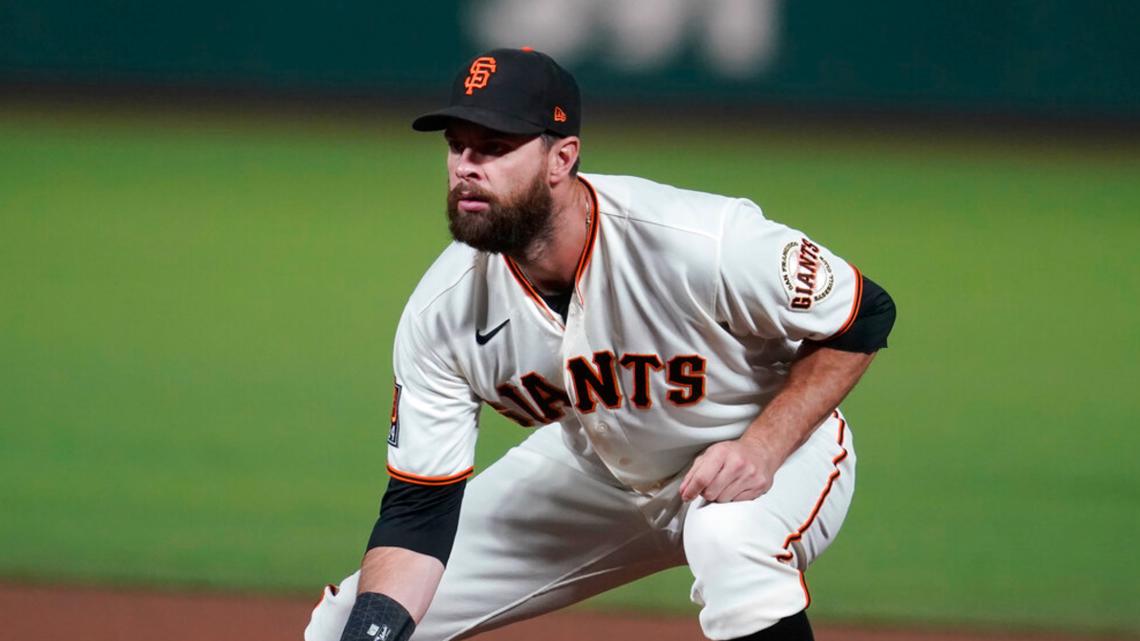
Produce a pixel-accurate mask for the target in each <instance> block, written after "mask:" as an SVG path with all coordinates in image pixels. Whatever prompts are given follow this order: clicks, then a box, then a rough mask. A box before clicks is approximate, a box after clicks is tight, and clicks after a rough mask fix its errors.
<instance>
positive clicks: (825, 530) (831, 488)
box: [305, 412, 855, 641]
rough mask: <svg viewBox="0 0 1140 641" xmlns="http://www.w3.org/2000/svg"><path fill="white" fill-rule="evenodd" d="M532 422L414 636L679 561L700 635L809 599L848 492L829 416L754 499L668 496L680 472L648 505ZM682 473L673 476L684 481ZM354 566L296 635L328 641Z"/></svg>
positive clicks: (466, 629) (737, 632) (473, 497)
mask: <svg viewBox="0 0 1140 641" xmlns="http://www.w3.org/2000/svg"><path fill="white" fill-rule="evenodd" d="M560 430H561V427H560V426H558V425H550V426H546V427H542V428H539V429H538V430H536V431H535V433H534V434H533V435H531V436H530V437H529V438H528V439H527V440H526V441H524V442H523V443H521V444H520V445H519V446H518V447H515V448H512V449H511V450H510V451H509V452H507V454H506V455H504V456H503V457H502V458H501V459H499V460H498V461H496V462H495V463H494V464H493V465H491V466H490V467H489V468H487V470H486V471H484V472H483V473H482V474H480V475H478V476H477V477H475V478H474V479H473V480H472V481H471V482H470V484H469V485H468V487H467V489H466V493H465V496H464V501H463V508H462V512H461V515H460V519H459V530H458V534H457V535H456V540H455V548H454V551H453V552H452V555H451V559H450V561H449V562H448V565H447V569H446V571H445V572H444V574H443V579H442V581H441V583H440V586H439V591H438V592H437V593H436V596H435V599H434V600H433V601H432V605H431V607H430V608H429V609H428V611H427V614H426V615H425V616H424V619H423V621H421V622H420V624H419V626H418V627H417V628H416V631H415V634H414V635H413V636H412V639H413V641H443V640H449V639H462V638H467V637H470V636H474V635H476V634H479V633H482V632H486V631H488V630H491V629H493V628H497V627H500V626H503V625H507V624H509V623H512V622H515V621H519V620H522V619H526V618H530V617H534V616H537V615H540V614H543V613H545V612H550V611H552V610H556V609H558V608H562V607H565V606H567V605H570V604H572V603H575V602H577V601H581V600H583V599H585V598H587V597H590V596H593V595H595V594H598V593H601V592H604V591H606V590H608V589H610V588H613V587H616V586H618V585H622V584H625V583H629V582H630V581H633V580H636V579H639V578H641V577H644V576H648V575H650V574H653V573H655V572H658V571H660V570H664V569H667V568H670V567H673V566H677V565H684V564H686V563H687V564H688V565H689V568H690V570H692V572H693V576H694V582H693V588H692V594H691V597H692V600H693V602H695V603H697V604H698V605H700V606H702V608H701V612H700V623H701V628H702V630H703V631H704V633H705V635H706V636H708V637H709V638H710V639H734V638H737V637H742V636H746V635H748V634H751V633H753V632H755V631H757V630H761V629H764V628H766V627H768V626H771V625H772V624H774V623H775V622H776V621H779V620H780V619H781V618H783V617H786V616H790V615H792V614H795V613H796V612H799V611H800V610H803V609H804V608H805V607H807V605H808V604H809V603H810V596H809V594H808V591H807V584H806V583H805V582H804V580H803V571H804V570H805V569H807V566H808V565H809V564H810V563H811V562H812V561H814V560H815V559H816V558H818V557H819V555H820V554H822V553H823V551H824V550H825V549H827V546H828V545H829V544H830V543H831V541H832V540H833V539H834V537H835V535H836V534H837V533H838V532H839V529H840V526H841V525H842V524H843V519H844V517H845V516H846V514H847V508H848V506H849V505H850V502H851V496H852V493H853V491H854V487H855V451H854V448H853V443H852V438H851V433H850V430H849V429H848V428H847V426H846V423H845V421H844V419H843V418H842V416H841V415H840V414H839V413H838V412H836V413H835V414H834V415H832V417H830V418H829V419H828V420H827V421H825V422H824V423H823V424H822V425H821V426H820V427H819V429H817V430H816V431H815V433H814V434H813V435H812V436H811V438H810V439H809V440H808V441H807V443H805V444H804V445H803V446H802V447H801V448H800V449H799V450H797V451H796V452H795V453H794V454H792V456H791V457H789V458H788V460H787V461H786V462H785V463H784V465H783V466H782V467H781V468H780V470H779V471H778V472H777V474H776V477H775V480H774V483H773V486H772V489H771V490H769V491H768V493H767V494H765V495H763V496H761V497H759V498H757V499H754V500H752V501H744V502H738V503H706V502H705V501H704V500H703V499H696V500H694V501H692V502H690V503H688V504H684V503H682V502H681V501H680V498H679V496H678V486H679V485H680V480H681V476H678V477H677V478H676V479H674V481H673V482H672V483H670V484H669V485H667V486H666V487H665V488H664V489H663V490H662V491H661V492H660V493H659V494H657V495H656V496H654V497H652V498H650V497H645V496H643V495H640V494H637V493H634V492H631V491H629V490H626V489H623V488H621V487H620V486H618V485H617V484H616V482H615V481H614V480H613V478H612V477H610V476H609V475H608V473H606V472H604V471H602V470H599V469H597V468H595V467H593V465H592V464H591V463H589V462H587V461H583V460H581V459H579V458H578V457H577V456H575V455H574V454H572V453H571V452H570V451H569V450H568V449H567V448H566V447H565V446H563V444H562V436H561V434H560ZM682 476H683V475H682ZM358 576H359V572H357V573H354V574H352V575H350V576H349V577H348V578H346V579H344V581H342V582H341V583H340V586H339V588H338V589H336V590H333V589H331V588H325V593H324V598H322V600H321V602H320V603H319V604H317V607H316V608H315V609H314V610H313V614H312V618H311V620H310V622H309V626H308V627H307V628H306V629H305V641H339V639H340V634H341V631H342V630H343V628H344V624H345V622H346V621H347V619H348V614H349V612H350V611H351V609H352V605H353V601H354V600H355V597H356V587H357V579H358Z"/></svg>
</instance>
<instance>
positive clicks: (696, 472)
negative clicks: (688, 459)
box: [681, 442, 772, 503]
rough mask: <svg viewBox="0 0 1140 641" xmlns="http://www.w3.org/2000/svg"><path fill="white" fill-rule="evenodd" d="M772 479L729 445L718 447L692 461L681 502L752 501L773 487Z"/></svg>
mask: <svg viewBox="0 0 1140 641" xmlns="http://www.w3.org/2000/svg"><path fill="white" fill-rule="evenodd" d="M771 485H772V483H771V478H770V477H769V476H768V475H766V474H764V473H762V471H761V470H760V469H759V468H758V467H757V465H756V464H755V463H753V462H752V461H751V460H749V459H748V458H746V457H745V456H744V454H743V453H742V452H740V451H738V450H737V448H734V447H733V446H732V445H731V444H730V443H727V442H726V443H718V444H716V445H713V446H712V447H710V448H709V449H707V450H705V451H704V453H702V454H701V455H700V456H698V457H697V458H696V459H695V460H694V461H693V467H692V468H691V469H690V470H689V472H688V474H686V475H685V478H684V480H682V482H681V498H682V500H685V501H691V500H693V499H695V498H697V497H698V496H700V497H702V498H704V499H705V500H706V501H709V502H710V503H727V502H730V501H750V500H752V499H754V498H756V497H758V496H761V495H762V494H764V493H765V492H767V491H768V489H769V488H770V487H771Z"/></svg>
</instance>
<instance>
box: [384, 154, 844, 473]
mask: <svg viewBox="0 0 1140 641" xmlns="http://www.w3.org/2000/svg"><path fill="white" fill-rule="evenodd" d="M583 182H585V184H586V185H587V186H588V187H589V191H590V192H591V193H590V196H591V199H592V205H591V206H592V208H593V212H594V213H595V214H596V215H593V216H592V224H591V226H590V229H589V234H588V237H587V242H586V247H585V249H584V251H583V254H582V257H581V259H580V261H579V264H578V268H577V274H576V276H575V288H574V292H573V295H572V297H571V301H570V306H569V310H568V313H567V316H566V320H565V322H564V321H563V319H562V317H561V316H560V315H559V314H557V313H555V312H553V311H551V310H550V309H549V308H548V307H547V305H546V303H545V302H544V301H543V300H542V298H541V297H540V296H539V295H538V294H537V293H536V292H535V290H534V289H533V287H532V286H531V285H530V284H529V283H528V281H527V280H526V278H525V276H524V275H523V273H522V271H521V270H520V269H519V268H518V266H517V265H515V264H514V263H513V262H512V261H511V260H510V259H509V258H506V257H505V256H499V255H489V254H486V253H482V252H478V251H476V250H474V249H472V248H470V247H468V246H466V245H463V244H459V243H454V244H452V245H451V246H449V247H448V248H447V249H446V250H444V252H443V254H442V255H441V256H440V257H439V258H438V259H437V260H436V262H435V263H434V264H433V265H432V267H431V268H430V269H429V270H428V271H427V273H426V274H425V276H424V277H423V279H422V281H421V282H420V283H419V285H418V287H417V288H416V290H415V292H414V293H413V294H412V296H411V298H410V300H409V301H408V304H407V307H406V308H405V310H404V313H403V316H402V317H401V319H400V324H399V328H398V330H397V333H396V342H395V349H394V357H393V358H394V365H395V374H396V385H397V387H396V393H395V399H394V403H393V411H392V427H391V431H390V433H389V450H388V467H389V472H390V473H391V474H392V475H393V476H394V477H396V478H399V479H402V480H405V481H410V482H414V483H421V484H431V485H438V484H446V483H451V482H455V481H457V480H460V479H463V478H466V477H468V476H470V475H471V474H472V472H473V467H472V466H473V462H474V450H475V440H476V435H477V433H478V424H477V419H478V411H479V407H480V404H481V403H482V402H486V403H488V404H489V405H491V406H492V407H494V408H495V409H497V410H498V411H500V412H501V413H503V414H505V415H507V416H509V417H511V418H512V419H514V420H515V421H517V422H519V423H521V424H523V425H525V426H537V425H542V424H549V423H560V424H561V426H562V428H563V430H562V431H563V437H564V440H565V444H566V445H567V447H568V448H569V449H570V450H571V451H572V452H574V453H575V454H576V455H577V456H580V457H583V458H586V459H590V460H592V461H593V462H595V463H600V464H601V465H604V467H605V468H606V469H608V470H609V471H610V473H612V475H613V476H614V477H615V478H616V479H617V480H618V481H619V482H620V483H622V484H624V485H626V486H628V487H630V488H632V489H634V490H636V491H639V492H643V493H652V492H654V491H655V490H656V489H658V488H660V487H662V486H663V485H664V483H665V482H666V481H667V480H668V479H670V478H672V477H674V476H676V475H677V474H678V473H679V472H681V471H682V470H684V469H685V468H686V466H688V465H689V463H690V462H691V461H692V460H693V458H694V457H695V456H696V455H697V454H699V453H700V452H701V451H702V450H703V449H704V448H705V447H707V446H708V445H710V444H712V443H716V442H719V441H725V440H729V439H733V438H736V437H738V436H740V435H741V434H742V433H743V432H744V430H745V429H746V428H747V427H748V425H749V424H750V423H751V422H752V421H753V420H754V419H755V418H756V417H757V416H758V415H759V414H760V412H761V410H762V409H763V407H764V405H765V403H767V402H768V401H769V400H770V399H771V398H772V397H773V396H774V395H775V394H776V393H777V392H778V391H779V390H780V388H781V387H782V385H783V383H784V380H785V378H786V376H787V373H788V365H789V363H790V361H791V360H792V358H793V356H794V354H795V352H796V349H797V348H798V346H799V344H800V342H801V341H802V340H805V339H812V340H825V339H827V338H829V337H831V336H834V335H837V334H839V333H842V332H843V331H845V330H846V329H847V327H848V326H849V325H850V324H851V322H852V321H853V320H854V318H855V316H856V314H857V311H858V306H859V300H860V296H861V287H862V278H861V276H860V274H859V272H858V270H856V269H855V268H854V267H853V266H850V265H848V264H847V263H846V262H845V261H843V260H841V259H840V258H837V257H836V256H835V255H834V254H832V253H831V252H830V251H828V250H827V249H826V248H824V247H822V246H821V245H819V244H818V243H816V242H814V241H812V240H810V239H809V238H808V237H806V236H805V235H804V234H802V233H801V232H799V231H796V230H795V229H791V228H789V227H786V226H784V225H781V224H779V223H776V222H773V221H770V220H768V219H766V218H765V217H764V215H763V214H762V212H761V211H760V208H759V207H758V206H756V205H755V204H754V203H752V202H750V201H748V200H744V199H734V198H727V197H724V196H718V195H713V194H707V193H700V192H695V191H688V190H683V189H677V188H674V187H670V186H666V185H661V184H657V183H654V182H651V181H648V180H644V179H639V178H632V177H624V176H603V175H585V176H583ZM583 215H585V212H583Z"/></svg>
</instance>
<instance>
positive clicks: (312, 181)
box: [0, 0, 1140, 636]
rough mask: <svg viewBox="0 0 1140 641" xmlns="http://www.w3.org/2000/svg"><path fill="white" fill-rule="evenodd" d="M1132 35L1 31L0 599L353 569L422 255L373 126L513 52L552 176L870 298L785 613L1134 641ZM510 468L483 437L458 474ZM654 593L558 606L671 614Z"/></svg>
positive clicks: (665, 595)
mask: <svg viewBox="0 0 1140 641" xmlns="http://www.w3.org/2000/svg"><path fill="white" fill-rule="evenodd" d="M1138 27H1140V5H1138V4H1136V3H1129V2H1122V1H1116V0H1112V1H1107V2H1098V3H1088V2H1078V1H1076V0H1039V1H1036V2H1022V1H1010V2H999V3H994V2H974V1H967V2H958V3H945V4H943V3H935V4H931V3H914V2H903V1H902V0H884V1H882V2H877V3H851V2H839V1H832V0H817V1H811V2H797V3H792V2H782V1H780V0H703V1H698V0H642V1H639V2H632V1H630V2H602V1H601V0H557V1H555V0H482V1H472V2H456V1H441V2H434V3H425V2H420V3H381V2H363V1H360V0H337V1H333V2H323V3H318V2H309V1H304V0H298V1H292V2H290V1H284V2H282V1H280V0H278V1H274V2H269V1H267V0H250V1H247V2H242V3H232V2H221V1H220V0H198V1H197V2H194V3H188V2H168V3H153V2H143V1H141V0H119V1H117V2H93V3H79V2H74V1H71V2H65V1H62V0H34V1H33V0H0V580H3V581H5V582H6V583H9V584H11V585H20V584H33V583H34V584H40V585H43V584H53V583H61V584H76V583H79V584H95V585H117V586H122V585H129V586H142V587H147V588H150V587H158V588H162V589H165V590H170V589H194V590H200V589H211V590H220V591H240V592H257V593H270V594H304V595H309V594H312V595H316V594H317V591H318V590H319V589H320V586H321V585H323V584H324V583H326V582H330V581H332V582H335V581H338V580H339V579H340V578H341V577H342V576H343V575H345V574H347V573H348V572H350V571H351V570H352V569H353V568H355V567H356V565H357V564H358V562H359V558H360V555H361V553H362V551H363V547H364V544H365V541H366V539H367V536H368V532H369V529H370V527H371V524H372V522H373V520H374V519H375V515H376V510H377V506H378V499H379V496H380V494H381V492H382V490H383V487H384V483H385V478H386V475H385V473H384V450H385V443H384V440H385V436H386V433H387V416H388V412H389V404H390V402H391V380H392V375H391V357H390V354H391V351H390V348H391V340H392V335H393V331H394V328H395V322H396V320H397V318H398V317H399V314H400V311H401V309H402V306H403V304H404V301H405V299H406V297H407V296H408V294H409V293H410V292H411V290H412V288H413V287H414V286H415V283H416V282H417V280H418V278H419V276H420V274H421V273H422V272H423V270H424V269H425V268H426V267H427V266H428V265H429V264H430V263H431V262H432V260H433V259H434V258H435V256H436V255H437V254H438V252H439V251H440V250H441V249H442V248H443V247H444V246H445V245H446V243H447V242H448V240H449V239H448V236H447V230H446V226H445V223H444V221H445V217H444V214H443V203H444V184H445V183H444V181H445V171H444V153H445V147H444V145H443V142H442V139H441V138H439V137H436V136H430V135H422V134H413V132H411V130H410V126H409V123H410V120H411V118H412V117H413V116H414V115H416V114H417V113H419V112H420V111H422V110H424V109H426V108H429V107H433V106H435V105H436V104H437V103H439V102H440V101H442V100H443V99H444V97H445V96H446V92H447V87H448V83H449V82H450V81H451V79H452V77H453V75H454V74H455V72H456V71H457V70H458V68H459V66H460V65H461V64H463V62H464V61H465V59H467V58H468V57H469V56H470V55H472V54H474V53H477V52H478V51H480V50H484V49H489V48H492V47H498V46H524V45H530V46H534V47H535V48H538V49H541V50H544V51H546V52H548V53H550V54H552V55H553V56H554V57H556V58H557V59H558V60H559V61H560V62H561V63H563V64H564V65H565V66H566V67H568V68H569V69H570V70H571V71H573V72H574V73H575V75H576V76H577V78H578V81H579V83H580V85H581V87H582V90H583V94H584V108H585V116H584V126H583V145H584V151H583V171H585V172H597V173H622V174H634V175H639V176H643V177H647V178H651V179H654V180H658V181H662V182H668V183H672V184H676V185H678V186H682V187H687V188H693V189H700V190H704V191H713V192H718V193H724V194H731V195H738V196H744V197H748V198H751V199H752V200H754V201H756V202H757V203H759V204H760V205H761V206H762V207H764V209H765V211H766V213H767V214H768V216H769V217H771V218H774V219H776V220H779V221H781V222H785V223H788V224H790V225H793V226H796V227H799V228H801V229H803V230H805V231H806V232H808V233H809V234H811V235H812V236H813V237H815V238H816V239H818V240H819V241H821V242H823V243H825V244H826V245H827V246H829V247H830V248H831V249H833V250H834V251H836V252H837V253H838V254H840V255H842V256H844V257H846V258H847V259H849V260H851V261H852V262H854V263H856V264H857V265H859V267H860V268H861V269H862V270H863V272H864V273H866V274H868V275H870V276H871V277H872V278H874V279H875V280H876V281H877V282H879V283H881V284H883V285H884V286H885V287H886V288H887V289H888V290H889V291H890V292H891V293H892V295H893V296H894V298H895V300H896V302H897V304H898V306H899V310H900V311H899V321H898V324H897V327H896V331H895V333H894V335H893V336H892V341H891V348H890V349H888V350H887V351H885V352H884V353H883V354H881V355H880V357H879V358H878V360H877V361H876V364H875V366H874V367H873V368H872V370H871V372H870V374H869V375H868V376H867V378H866V379H865V380H864V382H863V383H862V384H861V385H860V386H859V387H858V389H857V390H855V392H854V393H853V395H852V397H851V398H850V399H849V401H848V402H847V403H846V404H845V409H846V412H847V414H848V417H849V418H850V420H851V423H852V426H853V428H854V430H855V436H856V439H857V441H858V454H859V465H860V468H859V486H858V491H857V493H856V498H855V502H854V505H853V507H852V511H851V513H850V515H849V517H848V520H847V523H846V525H845V528H844V532H843V535H842V536H840V537H839V538H838V540H837V542H836V544H835V545H834V546H833V547H832V549H831V550H830V551H829V552H828V553H827V554H826V555H825V556H824V557H823V558H822V559H821V560H820V561H819V562H818V563H817V565H816V566H815V567H814V568H813V569H812V570H811V571H810V572H809V573H808V580H809V582H810V584H811V586H812V593H813V598H814V600H813V605H812V610H811V611H812V615H813V617H814V618H815V619H816V620H819V621H823V622H854V623H862V624H886V625H907V626H925V627H931V628H942V627H954V628H962V627H965V628H968V629H985V630H1036V631H1045V630H1052V631H1066V632H1069V633H1075V634H1089V635H1092V634H1108V633H1112V634H1117V635H1124V636H1137V635H1140V610H1137V608H1136V607H1135V603H1136V602H1137V599H1138V598H1140V580H1138V579H1137V576H1138V575H1140V554H1138V553H1137V551H1136V546H1135V538H1134V537H1136V535H1137V534H1136V532H1137V529H1138V526H1140V466H1138V465H1137V463H1136V460H1135V452H1136V451H1137V450H1140V436H1138V435H1137V434H1138V430H1137V419H1138V418H1140V412H1138V410H1137V409H1136V405H1135V399H1133V398H1132V397H1134V396H1135V395H1136V392H1135V389H1134V388H1135V386H1136V384H1137V381H1140V367H1138V366H1137V359H1138V358H1140V332H1138V331H1137V329H1136V328H1137V323H1138V320H1140V304H1138V303H1137V301H1136V296H1137V292H1138V291H1140V267H1138V261H1137V259H1136V258H1135V257H1134V256H1133V252H1134V251H1135V247H1136V245H1137V242H1138V241H1140V136H1138V135H1137V134H1138V125H1140V72H1138V70H1137V61H1138V60H1140V38H1137V37H1136V33H1137V28H1138ZM1129 292H1132V293H1131V294H1130V293H1129ZM1130 390H1131V391H1130ZM525 436H526V432H525V430H523V429H521V428H518V427H517V426H513V425H510V424H507V423H506V422H504V421H502V420H500V419H499V417H498V416H497V415H496V414H494V413H493V412H491V413H489V414H487V415H486V416H485V417H484V422H483V428H482V435H481V442H480V450H479V460H478V466H479V469H482V468H485V467H486V466H487V465H488V464H489V463H490V462H491V461H493V460H494V459H495V458H496V457H497V456H498V455H499V454H500V453H501V452H503V451H504V449H505V448H507V447H509V446H510V445H511V444H513V443H515V442H517V441H519V440H521V439H522V438H524V437H525ZM690 580H691V577H690V575H689V574H688V571H687V570H686V569H684V568H681V569H678V570H674V571H670V572H666V573H663V574H661V575H658V576H656V577H653V578H651V579H648V580H646V581H643V582H640V583H637V584H635V585H632V586H629V587H626V588H623V589H621V590H618V591H616V592H613V593H611V594H608V595H605V596H603V597H601V598H599V599H597V600H595V601H593V602H591V603H590V604H589V607H594V608H603V609H610V610H623V611H624V610H627V609H633V610H640V611H645V610H648V611H651V612H676V613H680V614H691V613H692V612H694V609H693V606H692V605H690V604H689V603H688V587H689V582H690ZM7 614H12V613H7Z"/></svg>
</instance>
